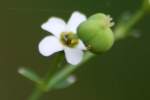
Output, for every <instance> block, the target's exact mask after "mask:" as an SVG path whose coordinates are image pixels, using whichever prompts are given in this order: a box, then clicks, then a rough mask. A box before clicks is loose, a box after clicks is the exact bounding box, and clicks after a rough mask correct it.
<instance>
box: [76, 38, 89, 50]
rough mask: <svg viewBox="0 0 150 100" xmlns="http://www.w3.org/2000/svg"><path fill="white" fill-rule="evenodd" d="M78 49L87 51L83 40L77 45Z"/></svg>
mask: <svg viewBox="0 0 150 100" xmlns="http://www.w3.org/2000/svg"><path fill="white" fill-rule="evenodd" d="M76 48H78V49H80V50H87V48H86V46H85V45H84V43H83V42H82V41H81V40H79V44H78V45H77V47H76Z"/></svg>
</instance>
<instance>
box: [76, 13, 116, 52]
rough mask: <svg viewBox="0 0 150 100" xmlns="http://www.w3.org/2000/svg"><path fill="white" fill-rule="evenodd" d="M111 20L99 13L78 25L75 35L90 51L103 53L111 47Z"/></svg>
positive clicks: (112, 39) (112, 37)
mask: <svg viewBox="0 0 150 100" xmlns="http://www.w3.org/2000/svg"><path fill="white" fill-rule="evenodd" d="M111 20H112V19H111V18H110V17H109V16H106V15H104V14H101V13H99V14H95V15H93V16H91V17H89V18H88V19H87V21H85V22H83V23H81V24H80V26H79V27H78V31H77V34H78V36H79V38H80V39H81V40H82V41H83V42H84V43H85V45H86V46H87V48H88V49H89V50H90V51H92V52H94V53H103V52H105V51H108V50H109V49H110V48H111V47H112V45H113V43H114V35H113V32H112V30H111V26H112V25H113V23H111Z"/></svg>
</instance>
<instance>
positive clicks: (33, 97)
mask: <svg viewBox="0 0 150 100" xmlns="http://www.w3.org/2000/svg"><path fill="white" fill-rule="evenodd" d="M43 93H44V91H42V90H41V89H40V88H38V87H35V90H34V91H33V93H32V94H31V96H30V97H29V99H28V100H38V99H39V98H40V97H41V96H42V95H43Z"/></svg>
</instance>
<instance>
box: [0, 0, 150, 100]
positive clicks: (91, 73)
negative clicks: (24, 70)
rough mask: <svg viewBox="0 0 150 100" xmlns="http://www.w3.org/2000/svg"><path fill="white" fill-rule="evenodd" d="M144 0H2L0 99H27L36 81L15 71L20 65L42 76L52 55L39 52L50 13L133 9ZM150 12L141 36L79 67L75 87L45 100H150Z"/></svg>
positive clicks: (113, 13)
mask: <svg viewBox="0 0 150 100" xmlns="http://www.w3.org/2000/svg"><path fill="white" fill-rule="evenodd" d="M141 3H142V0H5V1H4V0H0V100H27V99H26V98H27V97H28V95H29V94H30V93H31V92H32V87H33V83H32V82H30V81H29V80H27V79H25V78H24V77H22V76H20V75H19V74H18V73H17V69H18V68H19V67H20V66H26V67H30V68H32V69H34V70H35V71H37V72H38V73H39V74H40V75H43V74H44V73H45V72H46V71H47V70H48V69H50V68H51V67H52V65H51V61H52V57H48V58H46V57H43V56H42V55H40V54H39V52H38V43H39V41H40V40H41V39H42V38H43V37H45V36H47V35H49V33H47V32H45V31H43V30H42V29H41V28H40V25H41V24H42V23H43V22H45V21H46V20H47V19H48V18H49V17H51V16H58V17H61V18H64V19H65V20H66V21H67V19H68V18H69V17H70V14H71V13H72V12H73V11H75V10H79V11H81V12H83V13H85V14H86V15H87V16H89V15H91V14H94V13H96V12H104V13H106V14H110V15H111V16H112V17H113V18H114V21H115V22H117V20H118V19H119V18H120V16H121V14H122V13H123V12H126V11H127V12H128V11H129V12H130V13H133V12H134V11H136V10H137V9H138V8H139V7H140V5H141ZM149 17H150V15H147V16H146V17H145V18H144V19H142V20H141V21H140V23H139V24H137V26H136V28H137V29H139V31H140V33H141V37H140V38H138V39H135V38H128V39H126V40H123V41H120V42H117V43H116V44H115V45H114V47H113V48H112V50H111V51H109V52H108V53H106V54H103V55H101V56H98V57H96V58H94V59H92V60H91V61H89V62H88V63H86V64H85V65H84V66H82V67H81V68H80V69H78V70H77V71H76V73H75V74H76V75H77V77H78V81H77V83H76V84H74V85H73V86H71V87H69V88H66V89H63V90H59V91H53V92H51V93H47V94H45V95H44V96H43V99H41V100H150V45H149V43H150V33H149V32H150V29H149V26H150V19H149Z"/></svg>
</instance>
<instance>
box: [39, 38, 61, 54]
mask: <svg viewBox="0 0 150 100" xmlns="http://www.w3.org/2000/svg"><path fill="white" fill-rule="evenodd" d="M62 50H63V46H62V44H61V43H60V41H59V40H58V39H57V38H56V37H54V36H47V37H45V38H44V39H43V40H42V41H41V42H40V43H39V52H40V53H41V54H42V55H43V56H50V55H52V54H54V53H56V52H59V51H62Z"/></svg>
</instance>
